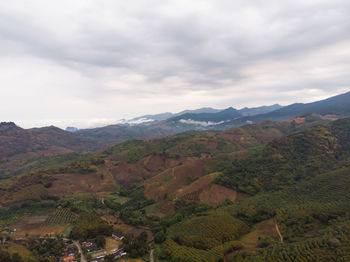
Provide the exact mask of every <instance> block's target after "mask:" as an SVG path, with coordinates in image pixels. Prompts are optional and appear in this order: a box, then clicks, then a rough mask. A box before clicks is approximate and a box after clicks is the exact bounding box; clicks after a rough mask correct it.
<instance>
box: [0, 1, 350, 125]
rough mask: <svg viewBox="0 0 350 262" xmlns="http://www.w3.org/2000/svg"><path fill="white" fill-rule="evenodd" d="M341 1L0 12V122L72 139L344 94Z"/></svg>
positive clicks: (349, 63) (10, 6) (49, 4)
mask: <svg viewBox="0 0 350 262" xmlns="http://www.w3.org/2000/svg"><path fill="white" fill-rule="evenodd" d="M349 10H350V1H348V0H331V1H330V0H284V1H280V0H264V1H262V0H192V1H188V0H186V1H185V0H184V1H183V0H176V1H170V0H147V1H146V0H128V1H122V0H98V1H96V0H60V1H47V0H30V1H29V0H11V1H0V21H1V22H0V86H1V87H0V91H1V103H0V121H14V122H15V123H17V124H18V125H20V126H22V127H25V128H29V127H34V126H46V125H56V126H59V127H62V128H64V127H65V126H77V127H79V128H86V127H93V126H101V125H104V124H111V123H114V122H115V121H117V120H118V119H121V118H132V117H136V116H140V115H144V114H149V113H160V112H178V111H182V110H184V109H196V108H200V107H214V108H226V107H229V106H232V107H234V108H242V107H245V106H248V107H254V106H260V105H270V104H275V103H279V104H281V105H288V104H291V103H294V102H312V101H316V100H320V99H324V98H327V97H330V96H334V95H337V94H341V93H345V92H348V91H350V74H349V72H350V15H349Z"/></svg>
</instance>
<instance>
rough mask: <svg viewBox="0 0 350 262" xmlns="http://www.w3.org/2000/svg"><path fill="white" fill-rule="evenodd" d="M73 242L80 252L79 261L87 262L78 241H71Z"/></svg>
mask: <svg viewBox="0 0 350 262" xmlns="http://www.w3.org/2000/svg"><path fill="white" fill-rule="evenodd" d="M73 244H74V245H75V246H76V247H77V248H78V250H79V253H80V262H87V261H86V259H85V256H84V254H83V250H82V249H81V246H80V243H79V241H73Z"/></svg>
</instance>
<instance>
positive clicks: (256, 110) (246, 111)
mask: <svg viewBox="0 0 350 262" xmlns="http://www.w3.org/2000/svg"><path fill="white" fill-rule="evenodd" d="M282 107H283V106H281V105H279V104H274V105H271V106H260V107H253V108H248V107H245V108H242V109H240V110H239V112H240V113H241V114H242V116H255V115H260V114H266V113H269V112H272V111H275V110H277V109H280V108H282Z"/></svg>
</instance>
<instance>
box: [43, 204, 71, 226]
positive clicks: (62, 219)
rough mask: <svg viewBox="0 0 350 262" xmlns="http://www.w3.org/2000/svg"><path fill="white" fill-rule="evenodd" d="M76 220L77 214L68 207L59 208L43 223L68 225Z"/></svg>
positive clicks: (47, 224)
mask: <svg viewBox="0 0 350 262" xmlns="http://www.w3.org/2000/svg"><path fill="white" fill-rule="evenodd" d="M75 222H76V216H75V215H74V214H73V213H72V212H71V211H69V210H68V209H64V208H62V209H57V210H56V211H55V213H53V214H52V215H50V216H49V217H48V218H47V219H46V220H45V222H44V224H43V225H45V226H49V225H67V224H73V223H75Z"/></svg>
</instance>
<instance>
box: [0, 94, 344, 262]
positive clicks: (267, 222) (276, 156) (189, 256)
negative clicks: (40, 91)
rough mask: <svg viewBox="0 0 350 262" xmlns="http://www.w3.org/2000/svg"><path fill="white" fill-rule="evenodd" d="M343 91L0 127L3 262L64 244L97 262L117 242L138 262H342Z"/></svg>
mask: <svg viewBox="0 0 350 262" xmlns="http://www.w3.org/2000/svg"><path fill="white" fill-rule="evenodd" d="M349 96H350V93H347V94H344V95H341V96H336V97H333V98H330V99H327V100H323V101H319V102H315V103H310V104H294V105H291V106H287V107H282V108H281V107H280V106H278V105H275V106H272V107H268V108H256V109H249V110H248V109H242V110H236V109H234V108H228V109H226V110H223V111H215V112H208V111H206V110H207V109H205V110H204V112H203V110H199V111H197V112H185V113H184V114H182V115H177V116H173V115H168V116H167V117H170V118H167V119H162V120H159V119H158V120H155V121H154V122H152V123H147V124H146V123H144V124H137V125H113V126H109V127H104V128H96V129H89V130H77V131H76V130H74V131H75V132H65V131H63V130H60V129H57V128H55V127H47V128H39V129H22V128H20V127H18V126H16V125H15V124H14V123H1V124H0V139H2V140H1V144H0V145H1V150H2V152H1V161H0V164H1V168H2V170H3V174H2V180H0V239H4V240H3V241H4V242H5V243H4V244H2V243H0V261H2V260H1V259H3V260H4V259H5V260H4V261H25V262H31V261H45V262H46V261H49V262H53V261H59V260H60V259H61V260H62V259H63V258H62V254H67V255H68V254H69V252H70V251H71V250H70V248H68V249H67V247H65V245H66V244H63V243H64V241H65V240H63V239H62V238H63V237H64V238H65V239H71V240H76V241H80V242H81V243H83V242H84V243H90V242H91V243H92V245H91V246H96V251H92V252H89V251H87V250H85V249H86V248H85V247H84V250H85V251H84V252H85V255H86V256H88V257H89V259H90V256H91V257H92V256H94V254H95V253H97V254H99V255H100V254H102V253H103V252H104V250H106V251H105V252H106V253H103V254H106V255H105V260H107V261H109V260H110V261H113V259H117V257H114V256H110V255H107V253H108V252H111V250H113V249H114V248H116V247H118V248H122V250H123V251H125V252H126V253H127V256H128V258H137V259H139V260H140V261H148V260H149V259H150V254H152V255H151V260H154V261H160V262H163V261H164V262H165V261H171V262H176V261H193V262H197V261H209V262H219V261H230V262H262V261H271V262H274V261H276V262H277V261H279V262H282V261H296V262H313V261H320V262H329V261H350V237H349V236H350V205H349V201H350V191H349V188H350V165H349V160H350V118H347V116H349V113H350V110H349V109H350V107H349V104H350V103H349V101H350V100H349V98H350V97H349ZM264 110H267V111H264ZM269 110H271V111H269ZM209 111H210V110H209ZM149 117H151V116H149ZM162 117H164V116H162ZM144 118H146V117H144ZM276 120H278V121H276ZM247 122H249V123H250V124H246V123H247ZM204 123H205V124H204ZM213 123H215V124H213ZM236 125H237V126H236ZM214 127H215V128H214ZM221 129H222V130H221ZM183 131H185V132H183ZM177 132H180V133H179V134H174V133H177ZM171 134H173V135H171ZM151 137H153V139H145V138H151ZM134 138H137V139H134ZM4 171H6V172H4ZM112 232H114V234H117V235H123V236H124V239H123V241H122V242H121V241H119V240H115V239H113V238H111V234H112ZM38 235H40V236H41V238H39V237H37V236H38ZM19 239H20V240H19ZM67 245H68V247H69V242H68V244H67ZM84 245H86V244H84ZM150 249H152V250H150ZM101 250H102V251H101ZM68 251H69V252H68ZM97 251H98V252H97ZM14 252H17V253H20V255H17V254H16V255H15V254H14ZM99 252H100V253H99ZM6 259H7V260H6ZM9 259H12V260H9Z"/></svg>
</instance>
